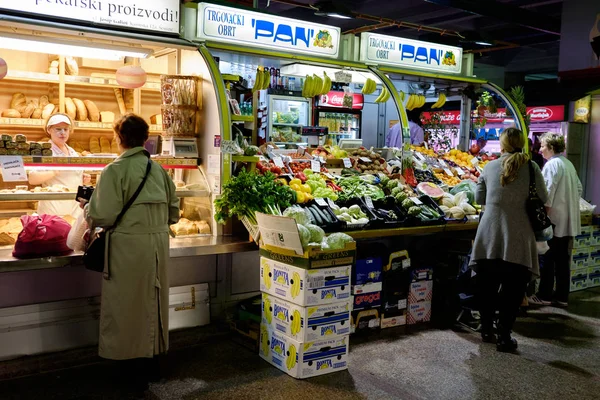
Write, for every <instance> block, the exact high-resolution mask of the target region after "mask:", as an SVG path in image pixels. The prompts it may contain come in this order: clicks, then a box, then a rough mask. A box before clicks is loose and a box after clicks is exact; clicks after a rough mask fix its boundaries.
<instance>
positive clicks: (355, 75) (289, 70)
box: [280, 63, 381, 84]
mask: <svg viewBox="0 0 600 400" xmlns="http://www.w3.org/2000/svg"><path fill="white" fill-rule="evenodd" d="M340 70H342V71H344V72H346V73H349V74H351V75H352V83H363V84H364V83H365V82H366V81H367V78H371V79H372V80H374V81H375V83H377V84H381V80H380V79H379V78H378V77H377V76H375V75H374V74H373V73H372V72H370V71H356V70H349V69H341V68H331V67H321V66H318V65H308V64H299V63H294V64H289V65H284V66H282V67H281V68H280V72H281V75H288V76H296V77H301V78H304V77H305V76H306V75H311V76H312V74H316V75H319V76H320V77H323V72H325V73H327V76H329V77H330V78H331V80H332V81H334V80H335V73H336V72H338V71H340Z"/></svg>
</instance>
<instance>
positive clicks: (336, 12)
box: [312, 1, 354, 19]
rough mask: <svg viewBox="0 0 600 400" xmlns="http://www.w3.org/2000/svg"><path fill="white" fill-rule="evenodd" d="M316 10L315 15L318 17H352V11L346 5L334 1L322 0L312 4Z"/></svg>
mask: <svg viewBox="0 0 600 400" xmlns="http://www.w3.org/2000/svg"><path fill="white" fill-rule="evenodd" d="M312 7H313V8H314V9H315V10H316V11H315V15H316V16H318V17H329V18H339V19H352V18H354V16H353V15H352V11H350V10H349V9H347V8H346V7H345V6H343V5H341V4H338V3H335V2H333V1H322V2H319V3H317V4H315V5H314V6H312Z"/></svg>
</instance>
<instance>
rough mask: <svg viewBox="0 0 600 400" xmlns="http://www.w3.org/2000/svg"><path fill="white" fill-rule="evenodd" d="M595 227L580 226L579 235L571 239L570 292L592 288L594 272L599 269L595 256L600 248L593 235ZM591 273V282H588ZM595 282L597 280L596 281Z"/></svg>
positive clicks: (599, 265) (596, 237) (595, 236)
mask: <svg viewBox="0 0 600 400" xmlns="http://www.w3.org/2000/svg"><path fill="white" fill-rule="evenodd" d="M595 228H598V227H596V226H592V225H589V226H582V227H581V234H580V235H579V236H576V237H575V238H573V251H572V253H571V292H574V291H577V290H582V289H586V288H588V287H591V286H592V281H593V277H594V275H595V274H594V271H595V270H596V269H600V264H596V260H597V259H598V258H600V257H598V256H596V254H597V253H598V252H599V250H600V248H599V247H598V246H599V245H598V244H597V242H596V240H597V239H598V236H597V235H594V232H595ZM590 272H592V280H590ZM596 280H597V279H596Z"/></svg>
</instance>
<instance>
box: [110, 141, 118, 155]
mask: <svg viewBox="0 0 600 400" xmlns="http://www.w3.org/2000/svg"><path fill="white" fill-rule="evenodd" d="M110 152H111V153H113V154H119V145H118V144H117V141H116V140H113V141H112V142H110Z"/></svg>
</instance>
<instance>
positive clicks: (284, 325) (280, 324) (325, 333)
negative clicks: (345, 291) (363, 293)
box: [262, 293, 352, 343]
mask: <svg viewBox="0 0 600 400" xmlns="http://www.w3.org/2000/svg"><path fill="white" fill-rule="evenodd" d="M262 298H263V300H262V323H263V324H265V325H266V326H268V327H269V328H270V329H273V330H275V331H277V332H280V333H283V334H284V335H286V336H289V337H291V338H292V339H294V340H297V341H299V342H301V343H304V342H314V341H315V340H323V339H331V338H334V337H338V336H345V335H349V334H350V312H351V311H352V303H350V300H347V301H342V302H339V303H333V304H327V305H322V306H314V307H301V306H297V305H295V304H293V303H291V302H289V301H285V300H282V299H280V298H278V297H275V296H271V295H269V294H267V293H263V294H262Z"/></svg>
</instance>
